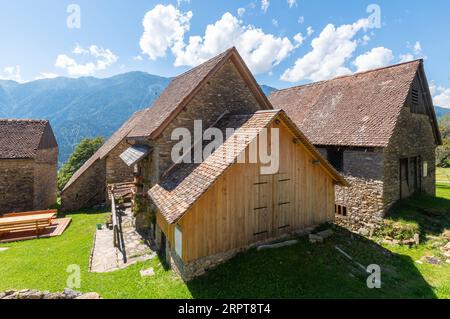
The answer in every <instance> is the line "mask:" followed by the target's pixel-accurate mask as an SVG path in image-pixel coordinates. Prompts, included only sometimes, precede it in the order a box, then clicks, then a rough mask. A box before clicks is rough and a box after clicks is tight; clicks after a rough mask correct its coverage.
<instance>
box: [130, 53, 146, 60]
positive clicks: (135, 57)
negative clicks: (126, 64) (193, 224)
mask: <svg viewBox="0 0 450 319" xmlns="http://www.w3.org/2000/svg"><path fill="white" fill-rule="evenodd" d="M132 59H133V61H142V60H144V59H143V58H142V55H139V54H138V55H136V56H134V57H132Z"/></svg>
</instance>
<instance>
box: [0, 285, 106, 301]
mask: <svg viewBox="0 0 450 319" xmlns="http://www.w3.org/2000/svg"><path fill="white" fill-rule="evenodd" d="M0 299H4V300H6V299H22V300H31V299H101V298H100V295H99V294H98V293H95V292H88V293H85V294H83V293H81V292H79V291H74V290H72V289H68V288H66V289H64V291H63V292H49V291H39V290H30V289H22V290H7V291H5V292H0Z"/></svg>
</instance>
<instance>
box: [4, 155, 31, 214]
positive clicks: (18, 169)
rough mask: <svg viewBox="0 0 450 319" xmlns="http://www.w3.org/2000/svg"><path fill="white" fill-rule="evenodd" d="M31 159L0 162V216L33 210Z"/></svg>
mask: <svg viewBox="0 0 450 319" xmlns="http://www.w3.org/2000/svg"><path fill="white" fill-rule="evenodd" d="M33 175H34V162H33V160H32V159H26V160H25V159H24V160H21V159H17V160H9V159H3V160H0V214H5V213H12V212H24V211H31V210H33V197H34V195H33V194H34V190H33V188H34V187H33V186H34V185H33V183H34V182H33V179H34V178H33Z"/></svg>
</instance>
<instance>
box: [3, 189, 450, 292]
mask: <svg viewBox="0 0 450 319" xmlns="http://www.w3.org/2000/svg"><path fill="white" fill-rule="evenodd" d="M438 197H439V198H437V199H432V198H428V197H418V198H414V199H412V200H408V201H406V202H404V203H401V204H400V205H398V206H397V207H396V209H395V212H396V213H395V214H394V215H393V216H391V217H390V218H391V219H393V220H405V221H407V222H409V223H418V224H419V225H420V230H421V236H422V237H423V238H424V242H423V244H421V245H420V246H419V247H418V248H412V249H409V248H405V247H399V246H390V247H382V246H380V245H378V244H376V243H375V242H374V241H370V240H367V239H365V238H362V237H360V236H357V235H353V234H351V233H349V232H347V231H346V230H344V229H336V234H335V235H334V237H333V238H332V239H328V240H327V241H326V242H325V243H324V244H310V243H309V242H308V241H307V238H304V237H303V238H300V243H299V244H297V245H295V246H291V247H285V248H280V249H276V250H268V251H261V252H257V251H256V250H251V251H249V252H247V253H243V254H240V255H238V256H237V257H236V258H234V259H233V260H231V261H230V262H228V263H225V264H223V265H221V266H219V267H218V268H216V269H214V270H211V271H209V272H208V273H207V274H206V275H204V276H202V277H201V278H199V279H196V280H194V281H192V282H190V283H188V284H185V283H183V282H182V281H181V280H180V279H179V278H178V277H177V276H176V275H174V274H173V273H172V272H171V271H170V270H165V269H164V268H163V267H161V265H160V264H159V260H158V259H157V258H155V259H154V260H150V261H148V262H145V263H139V264H136V265H133V266H131V267H129V268H127V269H124V270H120V271H116V272H112V273H105V274H94V273H89V272H88V271H87V270H88V261H89V254H90V251H91V247H92V242H93V235H94V232H95V225H96V224H97V223H102V222H104V220H105V216H106V213H79V214H72V215H70V217H72V219H73V220H72V224H71V225H70V227H69V228H68V229H67V230H66V232H65V233H64V234H63V235H62V236H61V237H58V238H50V239H40V240H31V241H26V242H19V243H11V244H2V245H0V247H9V248H10V249H9V250H7V251H3V252H0V274H1V276H0V291H3V290H7V289H24V288H30V289H40V290H49V291H53V292H57V291H62V290H63V289H64V288H65V287H66V286H67V285H66V280H67V277H68V275H69V274H68V273H67V272H66V269H67V266H69V265H72V264H77V265H79V266H80V267H81V288H80V289H78V290H81V291H84V292H87V291H95V292H98V293H100V295H101V296H102V297H104V298H221V297H229V298H450V265H449V264H442V265H428V264H422V265H421V264H417V263H415V261H416V260H418V259H420V258H421V257H422V256H423V255H425V254H434V255H436V254H437V250H438V249H437V248H436V247H433V240H432V238H429V237H427V236H438V235H439V233H440V232H441V231H442V230H443V229H444V228H449V214H450V185H446V184H441V185H439V190H438ZM424 210H426V217H423V216H422V214H418V212H420V213H423V212H424ZM429 218H431V222H430V220H429ZM335 245H338V246H339V247H340V248H341V249H343V250H344V251H345V252H347V253H348V254H350V255H351V256H352V257H353V258H354V261H356V262H358V263H360V264H362V265H364V266H367V265H370V264H378V265H380V266H381V270H382V274H381V279H382V283H383V284H382V288H381V289H369V288H367V286H366V278H367V274H366V273H364V272H363V271H362V270H361V269H360V268H358V266H357V265H356V263H355V262H352V261H350V260H348V259H347V258H346V257H344V256H343V255H342V254H340V253H338V252H337V250H336V249H335ZM149 267H154V269H155V272H156V275H155V276H153V277H147V278H141V277H140V275H139V270H141V269H145V268H149Z"/></svg>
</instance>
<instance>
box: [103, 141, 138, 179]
mask: <svg viewBox="0 0 450 319" xmlns="http://www.w3.org/2000/svg"><path fill="white" fill-rule="evenodd" d="M130 146H131V145H130V144H128V143H127V142H126V141H122V142H120V143H119V144H118V145H117V146H116V147H115V148H114V149H113V150H112V151H111V152H110V153H109V154H108V156H107V158H106V183H107V184H113V183H124V182H131V181H132V180H133V166H131V167H129V166H128V165H127V164H125V162H124V161H122V159H121V158H120V157H119V156H120V154H122V153H123V152H124V151H125V150H126V149H127V148H129V147H130Z"/></svg>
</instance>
